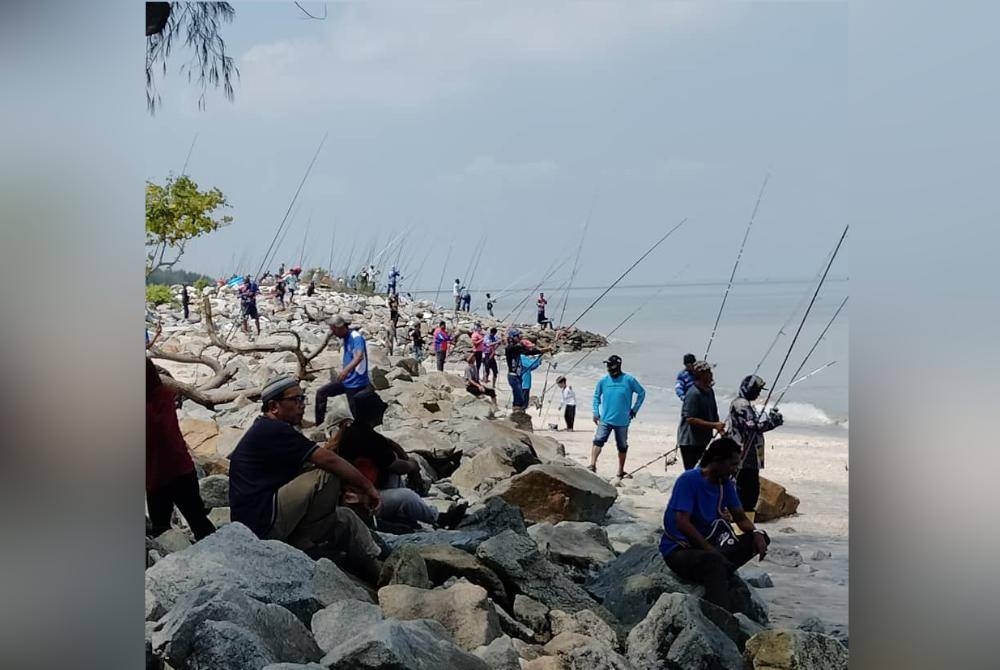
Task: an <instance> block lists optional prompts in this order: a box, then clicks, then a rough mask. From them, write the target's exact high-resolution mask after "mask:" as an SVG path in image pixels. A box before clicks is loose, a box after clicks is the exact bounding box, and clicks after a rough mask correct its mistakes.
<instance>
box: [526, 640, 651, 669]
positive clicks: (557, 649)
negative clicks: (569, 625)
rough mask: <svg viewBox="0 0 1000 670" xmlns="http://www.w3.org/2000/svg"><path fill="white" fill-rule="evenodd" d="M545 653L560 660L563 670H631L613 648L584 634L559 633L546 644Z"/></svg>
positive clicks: (624, 659)
mask: <svg viewBox="0 0 1000 670" xmlns="http://www.w3.org/2000/svg"><path fill="white" fill-rule="evenodd" d="M545 653H546V654H551V655H553V656H555V657H556V658H558V659H559V660H561V661H562V662H563V667H564V668H587V670H632V666H631V665H629V662H628V660H626V658H625V657H624V656H622V655H621V654H619V653H618V652H616V651H615V650H614V648H613V646H611V645H608V644H605V643H604V642H603V641H602V640H600V639H599V638H596V637H593V636H591V635H589V634H586V633H574V632H565V633H560V634H558V635H556V636H555V637H553V638H552V639H551V640H549V642H548V643H546V645H545Z"/></svg>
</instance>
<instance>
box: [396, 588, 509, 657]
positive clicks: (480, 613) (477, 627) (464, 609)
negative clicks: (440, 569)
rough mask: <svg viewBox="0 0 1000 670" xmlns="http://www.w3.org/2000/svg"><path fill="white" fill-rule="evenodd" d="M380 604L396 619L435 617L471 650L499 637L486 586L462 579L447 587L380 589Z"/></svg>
mask: <svg viewBox="0 0 1000 670" xmlns="http://www.w3.org/2000/svg"><path fill="white" fill-rule="evenodd" d="M378 600H379V604H380V605H381V606H382V610H383V612H385V614H386V616H389V617H393V618H396V619H404V620H412V619H434V620H435V621H437V622H438V623H440V624H441V625H442V626H444V627H445V629H446V630H448V631H449V632H450V633H451V634H452V636H453V637H454V640H455V643H456V644H457V645H458V646H459V647H461V648H462V649H465V650H466V651H471V650H472V649H475V648H477V647H481V646H483V645H485V644H489V643H490V642H492V641H493V640H495V639H496V638H498V637H500V635H501V630H500V619H499V617H498V616H497V612H496V609H495V608H494V606H493V604H492V602H490V600H489V598H488V596H487V594H486V590H485V589H483V588H482V587H480V586H476V585H475V584H469V583H468V582H459V583H457V584H455V585H454V586H451V587H449V588H447V589H435V590H433V591H431V590H427V589H417V588H413V587H412V586H406V585H404V584H396V585H393V586H386V587H383V588H381V589H379V592H378Z"/></svg>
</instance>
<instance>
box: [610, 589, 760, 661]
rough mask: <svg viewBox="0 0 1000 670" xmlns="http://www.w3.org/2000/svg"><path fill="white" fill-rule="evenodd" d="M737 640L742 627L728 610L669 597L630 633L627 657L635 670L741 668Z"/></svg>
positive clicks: (696, 600) (680, 596) (682, 597)
mask: <svg viewBox="0 0 1000 670" xmlns="http://www.w3.org/2000/svg"><path fill="white" fill-rule="evenodd" d="M726 617H728V619H727V618H726ZM720 624H721V625H722V626H723V628H725V629H726V631H724V630H723V628H720ZM727 631H728V633H729V634H727ZM730 635H732V636H733V637H731V636H730ZM738 636H739V625H738V623H737V622H736V620H735V619H733V617H732V616H730V615H729V613H728V612H726V611H725V610H722V609H720V608H718V607H715V606H714V605H711V604H710V603H707V602H705V601H704V600H701V599H699V598H696V597H694V596H690V595H684V594H680V593H669V594H664V595H662V596H660V599H659V600H657V601H656V604H655V605H653V608H652V609H650V610H649V614H648V615H647V616H646V618H645V619H643V620H642V621H641V622H640V623H639V624H638V625H637V626H636V627H635V628H633V629H632V632H630V633H629V635H628V653H627V656H628V660H629V661H630V662H631V663H632V665H633V666H634V667H635V669H636V670H659V669H660V668H691V669H692V670H721V669H722V668H740V667H742V664H743V659H742V656H741V655H740V650H739V648H738V647H737V642H736V640H734V639H733V638H734V637H736V638H737V639H738Z"/></svg>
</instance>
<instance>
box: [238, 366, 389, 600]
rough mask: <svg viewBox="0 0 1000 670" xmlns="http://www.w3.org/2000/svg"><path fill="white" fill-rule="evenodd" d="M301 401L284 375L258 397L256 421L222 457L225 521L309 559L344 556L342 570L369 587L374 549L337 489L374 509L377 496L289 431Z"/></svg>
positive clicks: (332, 457)
mask: <svg viewBox="0 0 1000 670" xmlns="http://www.w3.org/2000/svg"><path fill="white" fill-rule="evenodd" d="M305 401H306V396H305V395H304V394H303V393H302V388H301V387H300V386H299V383H298V381H297V380H296V379H295V378H294V377H292V376H290V375H286V376H282V377H277V378H275V379H272V380H271V381H269V382H268V383H267V385H266V386H265V387H264V389H263V390H262V391H261V403H262V411H263V413H262V414H261V415H260V416H259V417H257V419H256V420H255V421H254V423H253V425H251V426H250V428H249V429H248V430H247V432H246V433H245V434H244V435H243V437H242V438H241V439H240V441H239V443H237V445H236V448H235V449H234V450H233V453H232V454H230V456H229V461H230V466H229V505H230V510H231V515H232V520H233V521H234V522H239V523H242V524H244V525H245V526H247V527H248V528H249V529H250V530H252V531H253V532H254V533H255V534H256V535H257V536H258V537H260V538H262V539H271V540H282V541H284V542H287V543H288V544H290V545H292V546H293V547H296V548H298V549H301V550H303V551H305V552H307V553H311V554H312V555H314V556H315V555H323V554H324V553H325V552H326V551H328V550H330V549H333V550H337V551H343V552H346V555H347V567H348V569H350V570H351V571H352V572H354V573H355V574H357V575H358V576H359V577H361V578H363V579H366V580H368V581H372V582H374V581H375V579H377V576H378V568H379V566H378V563H377V557H378V556H379V554H380V550H379V548H378V545H377V544H375V541H374V540H373V539H372V536H371V533H370V532H369V531H368V529H367V528H366V527H365V525H364V523H362V521H361V520H360V519H359V518H358V516H357V515H356V514H355V513H354V512H352V511H351V510H349V509H347V508H345V507H338V501H339V500H340V493H341V488H342V486H344V485H350V486H353V487H356V488H358V489H360V490H362V491H364V492H365V494H366V496H367V497H368V500H370V501H371V503H372V505H374V506H377V505H378V504H379V502H380V498H379V492H378V490H377V489H376V488H375V487H374V486H373V485H372V483H371V482H370V481H368V479H366V478H365V476H364V475H362V474H361V473H360V472H359V471H358V470H357V468H355V467H354V466H353V465H351V464H350V463H348V462H347V461H346V460H344V459H343V458H341V457H340V456H338V455H337V454H336V453H335V452H334V451H332V450H330V449H321V448H320V445H318V444H315V443H314V442H312V441H311V440H309V439H308V438H307V437H305V436H304V435H303V434H302V433H300V432H299V431H297V430H295V426H299V425H301V423H302V416H303V415H304V414H305Z"/></svg>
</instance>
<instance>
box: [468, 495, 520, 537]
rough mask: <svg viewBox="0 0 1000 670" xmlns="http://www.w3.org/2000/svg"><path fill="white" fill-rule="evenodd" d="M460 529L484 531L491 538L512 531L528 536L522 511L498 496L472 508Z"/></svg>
mask: <svg viewBox="0 0 1000 670" xmlns="http://www.w3.org/2000/svg"><path fill="white" fill-rule="evenodd" d="M458 528H459V529H460V530H479V531H484V532H486V533H488V534H489V535H491V536H492V535H496V534H498V533H502V532H503V531H505V530H512V531H514V532H515V533H517V534H518V535H527V534H528V530H527V526H526V525H525V523H524V515H523V514H521V510H520V509H518V508H517V507H514V506H513V505H511V504H509V503H508V502H507V501H506V500H504V499H503V498H500V497H497V496H491V497H489V498H487V499H486V500H484V501H483V502H482V503H480V504H477V505H473V506H472V507H470V508H469V510H468V512H467V513H466V515H465V518H464V519H462V521H461V522H460V523H459V524H458Z"/></svg>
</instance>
